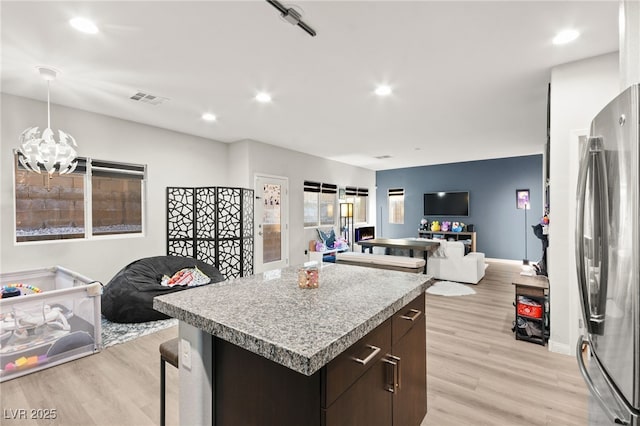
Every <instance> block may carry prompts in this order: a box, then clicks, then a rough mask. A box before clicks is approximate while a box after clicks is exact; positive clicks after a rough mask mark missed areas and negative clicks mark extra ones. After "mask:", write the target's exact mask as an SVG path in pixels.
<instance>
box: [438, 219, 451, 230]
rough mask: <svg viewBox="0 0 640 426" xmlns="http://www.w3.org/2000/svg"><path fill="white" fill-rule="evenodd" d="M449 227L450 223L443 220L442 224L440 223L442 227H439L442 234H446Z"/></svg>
mask: <svg viewBox="0 0 640 426" xmlns="http://www.w3.org/2000/svg"><path fill="white" fill-rule="evenodd" d="M449 226H451V222H449V221H448V220H445V221H444V222H442V225H441V226H440V230H441V231H442V232H447V231H448V230H449Z"/></svg>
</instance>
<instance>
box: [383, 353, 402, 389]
mask: <svg viewBox="0 0 640 426" xmlns="http://www.w3.org/2000/svg"><path fill="white" fill-rule="evenodd" d="M387 356H388V357H389V358H391V360H392V361H393V362H394V363H395V364H396V367H395V369H394V370H395V373H396V374H395V377H394V379H393V383H394V386H395V387H396V388H397V389H400V380H401V377H402V373H401V372H400V368H401V366H402V363H401V362H400V357H399V356H395V355H389V354H387Z"/></svg>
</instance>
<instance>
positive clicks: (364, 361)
mask: <svg viewBox="0 0 640 426" xmlns="http://www.w3.org/2000/svg"><path fill="white" fill-rule="evenodd" d="M367 347H368V348H369V349H373V350H372V351H371V353H370V354H369V355H368V356H367V357H366V358H365V359H360V358H353V360H354V361H355V362H357V363H358V364H362V365H367V363H368V362H369V361H371V360H372V359H373V358H375V357H376V355H378V353H379V352H380V350H381V349H380V348H379V347H377V346H373V345H367Z"/></svg>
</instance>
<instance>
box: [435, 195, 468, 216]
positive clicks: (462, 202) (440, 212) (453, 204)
mask: <svg viewBox="0 0 640 426" xmlns="http://www.w3.org/2000/svg"><path fill="white" fill-rule="evenodd" d="M424 215H425V216H469V192H468V191H461V192H427V193H426V194H424Z"/></svg>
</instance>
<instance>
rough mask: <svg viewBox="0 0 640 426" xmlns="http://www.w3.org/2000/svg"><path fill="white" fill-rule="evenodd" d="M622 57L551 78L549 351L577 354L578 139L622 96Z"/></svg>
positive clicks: (559, 70)
mask: <svg viewBox="0 0 640 426" xmlns="http://www.w3.org/2000/svg"><path fill="white" fill-rule="evenodd" d="M618 75H619V73H618V54H617V52H616V53H610V54H607V55H602V56H597V57H594V58H589V59H585V60H581V61H577V62H572V63H569V64H564V65H561V66H558V67H555V68H554V69H553V70H552V72H551V153H550V179H549V181H550V212H551V214H550V225H549V231H550V232H549V249H548V250H549V251H548V254H547V256H548V263H549V265H548V270H549V282H550V303H551V311H550V314H551V337H550V340H549V349H550V350H551V351H554V352H561V353H567V354H573V353H574V351H575V348H574V346H575V343H576V340H577V338H578V318H580V316H581V312H580V306H579V299H578V287H577V286H578V284H577V281H576V266H575V258H574V250H575V244H574V229H575V199H576V180H577V175H578V158H577V155H578V149H577V146H576V145H577V141H578V135H579V134H580V133H582V131H583V130H585V129H588V128H589V125H590V123H591V119H592V118H593V117H594V116H595V115H596V114H597V113H598V112H599V111H600V110H601V109H602V108H603V107H604V106H605V105H606V104H607V103H608V102H609V101H611V100H612V99H613V98H614V97H615V96H616V95H617V94H618V92H619V90H618V88H619V79H618Z"/></svg>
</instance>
